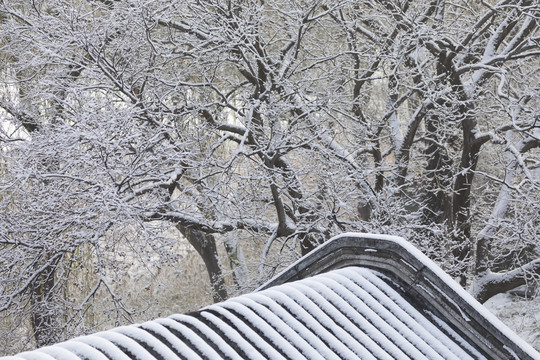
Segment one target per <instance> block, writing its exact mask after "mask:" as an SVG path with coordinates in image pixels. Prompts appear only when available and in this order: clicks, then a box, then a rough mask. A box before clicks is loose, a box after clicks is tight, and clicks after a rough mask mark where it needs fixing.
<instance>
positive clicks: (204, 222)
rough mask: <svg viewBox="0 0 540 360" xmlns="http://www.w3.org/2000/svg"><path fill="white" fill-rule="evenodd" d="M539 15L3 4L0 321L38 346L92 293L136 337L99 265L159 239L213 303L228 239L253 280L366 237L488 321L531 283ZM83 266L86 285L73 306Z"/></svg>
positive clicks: (324, 7) (476, 8) (457, 8)
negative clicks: (396, 245)
mask: <svg viewBox="0 0 540 360" xmlns="http://www.w3.org/2000/svg"><path fill="white" fill-rule="evenodd" d="M538 5H539V4H538V1H509V0H504V1H499V2H493V1H489V2H488V1H486V2H480V3H478V4H475V5H472V4H470V3H468V2H457V3H456V2H448V1H444V0H434V1H428V2H426V1H401V2H398V1H366V2H363V3H361V4H359V3H358V2H354V1H347V0H342V1H315V2H313V1H283V0H271V1H256V0H246V1H237V2H233V1H217V0H216V1H155V0H153V1H150V0H148V1H145V0H143V1H129V0H116V1H114V0H113V1H111V0H94V1H65V0H47V1H42V2H32V4H28V3H27V2H26V1H22V0H14V1H7V0H6V1H3V2H2V4H1V5H0V13H1V20H2V25H1V36H2V39H3V40H2V47H1V50H0V53H1V54H2V57H3V58H5V61H4V62H5V64H6V66H5V68H4V70H3V72H2V84H3V86H4V88H3V89H4V90H3V92H2V96H1V97H0V108H1V109H3V113H2V124H3V130H2V137H1V141H2V146H3V147H2V160H3V162H2V169H5V170H3V173H2V180H1V182H0V194H1V195H0V208H1V211H2V212H1V215H0V222H1V223H2V226H0V241H1V242H2V245H1V246H2V248H1V255H0V261H1V263H2V266H3V268H5V269H6V270H5V271H3V273H2V276H1V277H0V286H1V294H0V311H2V312H3V313H4V314H8V315H9V314H12V313H11V311H12V310H11V309H14V308H19V309H22V310H23V311H22V312H21V316H22V317H21V319H23V318H24V316H26V314H34V315H33V317H32V315H31V316H30V321H31V323H32V326H33V331H34V336H35V339H36V341H37V342H38V343H39V344H44V343H47V342H50V341H55V340H56V339H58V338H60V337H61V336H62V334H61V333H60V331H59V329H60V328H61V326H60V325H59V321H61V319H66V318H67V319H76V318H77V316H76V315H74V314H76V313H80V312H84V311H85V309H86V307H87V306H89V303H90V300H91V299H92V298H93V297H94V296H95V295H96V294H97V293H98V289H100V288H104V289H108V293H109V295H110V299H111V301H112V302H113V303H115V304H117V309H118V314H119V315H118V316H119V317H122V316H126V317H129V312H128V311H127V310H126V309H125V308H124V307H123V306H122V305H121V302H120V300H119V299H118V298H117V297H116V296H115V294H114V292H113V291H110V289H111V287H110V286H109V285H108V283H107V277H106V276H105V275H104V274H105V272H106V271H107V269H109V270H110V268H111V267H113V268H114V266H115V265H114V261H115V260H114V259H115V257H114V256H112V260H110V261H109V260H108V259H109V255H107V254H117V253H118V251H119V250H118V249H119V248H120V247H121V246H124V247H126V248H128V249H130V254H131V256H141V255H140V254H141V253H142V252H150V253H155V254H159V255H160V256H166V255H165V250H164V248H165V246H164V244H165V243H166V242H167V241H170V239H168V240H167V239H165V238H164V236H163V233H164V229H165V228H170V227H172V228H175V229H178V231H179V232H180V233H182V234H183V235H184V236H185V237H186V238H187V239H188V241H189V242H190V243H191V244H192V245H193V247H194V248H195V249H196V250H197V252H198V253H199V254H200V255H201V257H202V258H203V260H204V263H205V264H206V267H207V269H208V273H209V276H210V279H211V282H212V292H213V296H214V300H215V301H218V300H221V299H223V298H225V297H227V289H226V287H225V282H224V280H223V267H222V266H223V265H222V264H221V263H220V261H219V257H218V249H219V247H220V246H221V242H220V235H222V234H228V235H227V236H240V234H250V236H251V237H254V238H259V239H265V244H264V246H262V249H261V253H260V254H259V267H258V268H259V276H258V278H259V280H262V279H264V278H265V277H267V276H270V275H271V274H272V272H273V271H275V269H276V268H277V267H276V264H274V263H272V262H270V261H267V260H268V256H269V254H270V253H271V252H272V251H292V252H293V253H295V252H296V251H297V250H298V251H299V252H300V253H307V252H308V251H310V250H312V249H313V248H315V247H316V246H317V245H318V244H320V243H322V242H324V241H326V240H328V239H329V238H330V237H331V236H333V235H334V234H337V233H339V232H342V231H371V232H383V233H390V234H396V235H401V236H405V237H406V238H408V239H410V240H411V241H413V242H415V243H416V244H417V245H418V246H419V247H420V248H421V249H422V250H424V251H425V252H427V253H428V254H429V255H430V256H432V257H433V258H434V259H436V260H437V261H439V262H440V263H441V265H443V266H444V267H445V268H446V269H447V270H448V271H449V272H451V273H452V274H454V275H455V276H456V277H459V278H460V281H461V283H462V284H463V285H466V284H467V283H468V282H469V283H470V282H471V281H474V286H473V293H474V294H475V296H477V298H478V299H479V300H481V301H485V300H486V299H488V298H489V297H491V296H493V295H495V294H497V293H499V292H503V291H507V290H509V289H511V288H514V287H516V286H519V285H521V284H524V283H526V282H527V281H529V280H530V278H531V277H533V276H537V275H538V272H539V268H540V267H539V265H538V264H539V263H538V260H537V258H538V250H537V249H536V248H535V244H536V242H537V240H538V232H539V228H540V227H539V223H538V221H539V219H538V213H539V211H538V210H539V205H538V204H540V202H539V201H538V197H539V186H540V184H539V180H538V179H539V176H538V162H539V157H538V155H539V152H538V148H539V131H540V130H539V128H540V125H539V122H538V116H539V115H538V110H537V109H538V108H539V104H538V93H539V90H540V89H539V88H538V85H537V84H538V83H539V81H538V80H539V73H538V69H539V67H538V65H539V55H540V44H539V41H540V40H539V30H538V21H539V10H538V8H539V6H538ZM119 244H123V245H119ZM226 245H227V244H226ZM238 246H242V244H241V243H240V244H238ZM82 248H84V249H86V250H85V251H87V252H88V253H90V254H91V258H92V259H94V260H92V261H93V263H92V264H91V265H88V264H86V265H85V266H91V267H94V268H95V270H96V274H97V275H96V276H95V286H93V287H91V289H90V291H89V292H87V293H85V294H84V295H83V296H82V297H81V299H80V300H77V301H79V303H78V304H76V305H75V304H74V300H70V301H71V302H70V301H68V300H67V299H66V298H65V296H63V294H64V293H65V289H66V288H67V287H69V283H70V281H71V280H70V279H73V277H74V276H75V275H74V274H75V273H76V272H77V269H81V268H82V267H81V265H80V264H81V262H79V260H77V257H76V256H75V254H76V253H77V251H79V250H80V249H82ZM285 249H287V250H285ZM225 251H226V252H228V254H229V255H230V257H231V259H233V258H234V257H235V251H236V249H235V248H234V246H230V244H229V246H225ZM524 252H527V256H521V255H520V256H518V254H522V255H523V253H524ZM295 256H296V255H295ZM235 259H236V260H237V258H235ZM236 260H235V261H236ZM529 260H530V261H529ZM235 261H231V262H230V263H231V264H232V265H231V266H235V264H237V262H235ZM499 264H506V265H505V266H503V267H502V269H498V270H501V271H503V272H504V274H502V273H501V274H499V273H495V272H494V271H493V269H495V267H499V268H500V266H499ZM495 265H496V266H495ZM7 269H9V270H7ZM38 303H40V304H43V305H42V306H41V305H40V307H38V306H37V304H38ZM54 304H56V305H54ZM44 308H46V309H47V311H43V309H44ZM36 314H37V315H36ZM39 314H47V316H46V317H43V316H42V317H41V318H40V317H39ZM10 316H11V315H10ZM21 321H23V320H21ZM70 321H73V323H74V324H75V323H76V321H75V320H70ZM74 326H76V324H75V325H74ZM41 334H48V335H47V336H46V337H44V338H42V335H41ZM49 335H50V336H49ZM43 336H44V335H43Z"/></svg>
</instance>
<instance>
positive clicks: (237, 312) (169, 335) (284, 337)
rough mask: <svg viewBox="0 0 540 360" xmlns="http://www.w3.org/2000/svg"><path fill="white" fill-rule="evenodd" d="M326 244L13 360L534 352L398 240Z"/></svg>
mask: <svg viewBox="0 0 540 360" xmlns="http://www.w3.org/2000/svg"><path fill="white" fill-rule="evenodd" d="M331 243H332V244H333V245H332V244H330V245H329V244H325V245H324V246H322V247H321V250H315V251H314V252H313V253H312V255H308V256H307V257H306V258H303V260H300V261H299V262H297V263H295V264H293V265H292V266H291V267H289V268H288V269H287V270H285V271H284V272H283V273H282V274H281V275H279V276H278V277H276V278H274V279H273V280H271V281H270V282H268V283H267V284H265V285H264V286H262V287H261V288H260V289H259V291H256V292H253V293H250V294H246V295H242V296H239V297H236V298H232V299H229V300H227V301H225V302H222V303H218V304H214V305H211V306H208V307H206V308H203V309H201V310H200V311H197V312H194V313H190V314H184V315H173V316H171V317H169V318H165V319H157V320H154V321H149V322H146V323H143V324H139V325H131V326H124V327H119V328H115V329H112V330H109V331H105V332H100V333H96V334H93V335H89V336H84V337H79V338H75V339H73V340H69V341H67V342H64V343H60V344H56V345H52V346H49V347H45V348H41V349H38V350H35V351H30V352H25V353H21V354H18V355H16V356H14V357H10V358H9V359H13V360H15V359H26V360H42V359H43V360H51V359H60V360H71V359H73V360H78V359H81V360H82V359H88V360H94V359H95V360H104V359H122V360H127V359H140V360H154V359H222V358H224V359H389V360H391V359H512V358H516V359H537V358H539V357H538V353H536V352H535V351H534V350H533V349H532V348H530V347H528V345H527V344H525V343H524V342H522V341H520V340H519V339H516V338H515V337H514V336H513V335H512V333H511V332H510V330H508V329H507V328H505V327H504V325H502V324H500V323H498V322H497V320H496V319H493V318H491V317H487V316H484V315H486V314H484V313H483V312H482V310H481V305H479V304H478V303H474V302H473V301H471V299H472V298H470V296H468V294H464V292H462V289H461V288H460V287H459V286H457V287H456V285H455V283H454V282H453V280H451V279H450V278H449V277H448V276H446V274H444V273H442V271H441V270H440V269H439V268H438V267H437V266H436V265H434V264H433V263H432V262H430V261H429V260H427V258H425V257H424V256H423V255H422V254H420V253H419V252H418V251H417V250H416V249H414V247H412V246H411V245H409V244H408V243H406V242H405V241H404V240H402V239H400V238H391V237H384V236H383V237H381V236H374V235H359V234H344V235H343V236H341V237H338V238H337V239H334V240H333V241H331ZM396 254H400V255H396ZM377 259H378V260H377ZM396 271H397V272H400V274H398V275H396ZM408 273H410V274H413V275H411V276H409V275H410V274H409V275H407V274H408ZM295 277H298V279H294V278H295ZM411 277H414V279H413V280H412V281H409V280H410V278H411ZM460 289H461V290H460ZM433 302H436V303H443V304H436V303H433ZM471 304H473V305H471ZM486 324H488V325H487V326H486ZM489 324H491V327H490V326H489ZM500 325H502V326H503V327H502V328H501V329H502V330H500V329H499V330H500V331H502V332H496V331H495V330H494V329H493V328H492V327H499V326H500ZM479 333H481V335H478V334H479ZM482 334H483V335H482ZM497 337H498V338H499V339H500V340H501V341H502V343H501V344H499V343H497V341H495V340H494V339H495V338H497ZM493 349H494V350H493ZM7 359H8V358H5V359H4V360H7Z"/></svg>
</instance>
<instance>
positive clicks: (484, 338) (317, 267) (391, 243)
mask: <svg viewBox="0 0 540 360" xmlns="http://www.w3.org/2000/svg"><path fill="white" fill-rule="evenodd" d="M346 266H363V267H369V268H373V269H375V270H380V271H383V272H385V273H391V274H393V275H394V276H396V277H397V278H399V279H400V281H402V282H404V283H406V284H407V285H408V286H409V289H408V290H411V291H414V292H415V293H416V294H417V295H418V296H420V297H422V298H423V299H425V300H426V301H427V302H428V303H430V304H431V305H432V306H433V307H434V308H436V310H437V311H438V313H440V314H444V315H445V317H446V319H445V320H446V321H447V322H449V323H451V324H452V325H453V326H454V327H455V328H456V329H462V330H463V332H464V333H465V335H466V336H467V337H468V338H469V339H470V340H471V341H472V342H473V343H475V344H476V346H477V347H478V348H479V349H481V350H482V351H483V352H484V353H486V354H490V355H491V356H493V357H494V358H500V359H505V358H506V359H512V358H515V359H531V360H534V359H540V353H538V352H537V351H536V350H535V349H534V348H533V347H532V346H531V345H529V344H528V343H527V342H525V341H524V340H523V339H521V338H520V337H519V336H518V335H517V334H515V333H514V332H513V331H512V330H510V329H509V328H508V327H507V326H506V325H504V324H503V323H502V322H501V321H500V320H499V319H498V318H497V317H496V316H494V315H493V314H492V313H491V312H489V310H487V309H486V308H485V307H484V306H482V305H481V304H480V303H479V302H478V301H476V299H474V298H473V297H472V296H471V295H470V294H469V293H468V292H467V291H465V290H464V289H463V288H462V287H461V286H460V285H459V284H458V283H456V282H455V281H454V280H453V279H452V278H451V277H450V276H449V275H448V274H447V273H445V272H444V271H443V270H442V269H441V268H440V267H439V266H438V265H436V264H435V263H434V262H433V261H431V260H430V259H429V258H428V257H427V256H425V255H424V254H423V253H422V252H420V251H419V250H418V249H417V248H416V247H414V246H413V245H412V244H411V243H409V242H407V241H406V240H405V239H403V238H401V237H397V236H389V235H378V234H362V233H344V234H341V235H338V236H336V237H334V238H332V239H331V240H329V241H328V242H326V243H324V244H322V245H321V246H319V247H318V248H316V249H315V250H313V251H312V252H310V253H309V254H307V255H306V256H304V257H302V258H301V259H299V260H298V261H296V262H295V263H293V264H292V265H290V266H289V267H287V268H286V269H285V270H284V271H282V272H281V273H280V274H278V275H277V276H276V277H274V278H272V279H271V280H269V281H267V282H266V283H265V284H263V285H262V286H260V287H259V288H258V289H257V291H259V290H264V289H267V288H269V287H272V286H276V285H280V284H283V283H286V282H291V281H295V280H300V279H303V278H306V277H310V276H313V275H316V274H319V273H323V272H327V271H330V270H333V269H338V268H343V267H346Z"/></svg>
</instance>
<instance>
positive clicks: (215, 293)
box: [177, 225, 227, 302]
mask: <svg viewBox="0 0 540 360" xmlns="http://www.w3.org/2000/svg"><path fill="white" fill-rule="evenodd" d="M177 228H178V230H180V232H181V233H182V235H184V236H185V238H186V239H187V240H188V241H189V243H190V244H191V245H192V246H193V247H194V248H195V250H197V252H198V253H199V255H200V256H201V258H202V259H203V261H204V265H205V266H206V270H207V271H208V276H209V278H210V286H211V288H212V298H213V299H214V302H220V301H223V300H225V299H226V298H227V288H226V285H225V279H224V278H223V272H222V270H221V266H220V263H219V257H218V252H217V246H216V239H215V237H214V235H212V234H206V233H204V232H202V231H200V230H196V229H191V228H187V227H185V226H181V225H178V226H177Z"/></svg>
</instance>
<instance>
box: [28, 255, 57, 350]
mask: <svg viewBox="0 0 540 360" xmlns="http://www.w3.org/2000/svg"><path fill="white" fill-rule="evenodd" d="M55 268H56V266H55V263H49V264H47V265H46V266H45V267H44V268H42V269H41V270H42V271H41V273H40V274H38V275H37V276H36V278H35V279H34V281H32V283H31V284H30V304H31V314H30V323H31V325H32V332H33V334H34V339H35V341H36V345H37V346H38V347H41V346H45V345H49V344H52V343H55V342H57V341H58V340H59V337H58V332H59V330H60V329H59V327H58V324H57V322H58V316H59V314H58V310H59V309H57V308H56V307H55V305H56V304H55V301H54V300H55V294H54V293H53V291H54V285H55Z"/></svg>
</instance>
